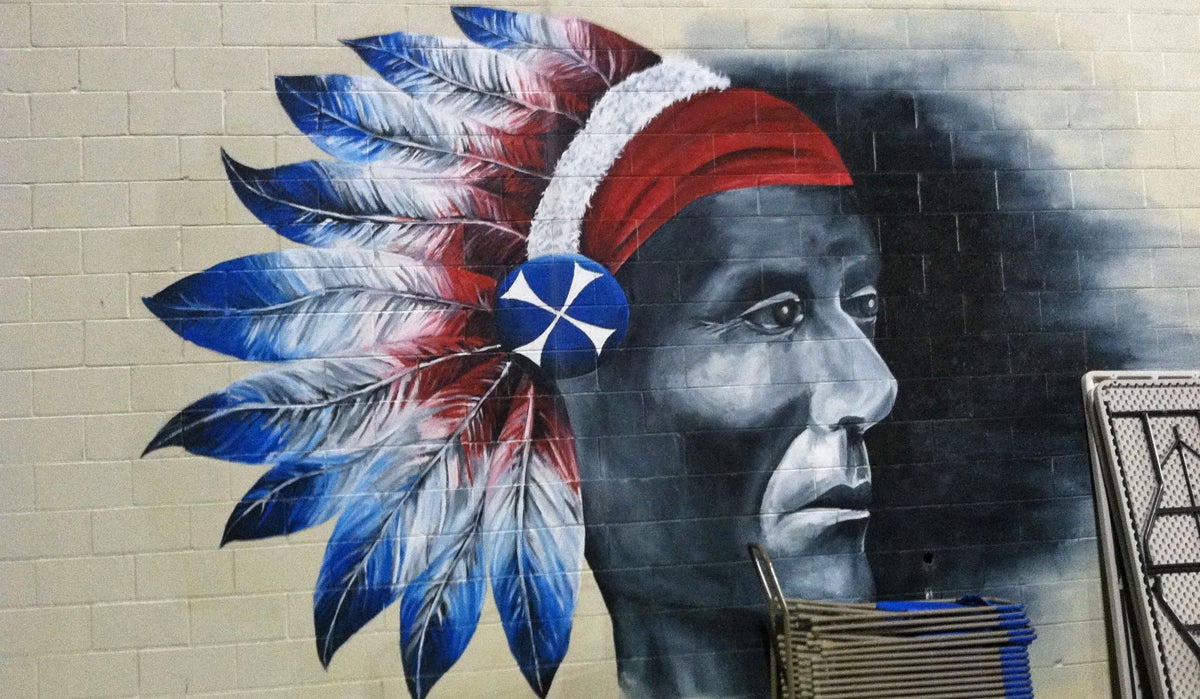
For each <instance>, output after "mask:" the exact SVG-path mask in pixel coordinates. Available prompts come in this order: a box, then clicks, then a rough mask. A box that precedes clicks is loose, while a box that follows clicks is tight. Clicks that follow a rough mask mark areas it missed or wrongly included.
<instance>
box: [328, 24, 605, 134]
mask: <svg viewBox="0 0 1200 699" xmlns="http://www.w3.org/2000/svg"><path fill="white" fill-rule="evenodd" d="M344 43H345V44H346V45H347V46H349V47H350V48H352V49H354V50H355V51H356V52H357V53H358V55H359V56H360V57H361V58H362V59H363V61H365V62H366V63H367V65H369V66H371V68H372V69H374V70H375V72H377V73H379V74H380V75H381V76H383V78H384V79H385V80H387V81H388V82H390V83H392V84H393V85H395V86H396V87H398V88H400V89H401V90H403V91H405V92H407V93H409V94H411V95H413V96H414V97H417V98H419V99H420V100H421V101H423V102H425V103H428V104H433V105H437V106H438V107H439V108H440V109H441V110H442V111H444V112H448V113H452V114H461V115H464V116H469V117H470V118H471V119H473V120H476V121H481V122H483V123H485V124H488V125H490V126H493V127H496V128H498V129H501V130H504V131H508V132H510V133H520V132H528V131H531V130H546V129H547V128H548V127H549V126H551V125H554V124H558V123H560V122H561V121H563V120H566V121H568V122H570V123H571V124H573V126H574V128H578V127H580V126H582V125H583V116H582V115H583V114H584V113H585V112H586V111H587V108H588V106H589V105H588V103H587V102H584V101H582V100H580V99H579V98H578V96H576V95H572V94H570V93H569V92H561V93H560V92H559V91H558V90H556V89H555V86H554V85H553V84H552V83H551V82H549V81H548V80H547V79H546V78H545V77H544V76H542V75H540V74H538V73H536V72H534V71H533V70H530V69H529V68H528V67H526V66H524V65H522V64H521V63H520V62H519V61H517V60H516V59H514V58H511V57H509V56H505V55H503V54H500V53H497V52H495V51H491V50H489V49H485V48H480V47H478V46H475V45H474V44H470V43H467V42H456V41H453V40H448V39H440V38H438V37H434V36H425V35H418V34H404V33H396V34H385V35H382V36H374V37H366V38H362V39H355V40H352V41H346V42H344Z"/></svg>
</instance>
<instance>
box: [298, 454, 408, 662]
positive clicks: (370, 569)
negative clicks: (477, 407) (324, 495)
mask: <svg viewBox="0 0 1200 699" xmlns="http://www.w3.org/2000/svg"><path fill="white" fill-rule="evenodd" d="M378 462H379V463H380V465H381V466H382V465H384V464H386V462H387V458H386V457H380V458H379V459H378ZM419 478H420V476H419V475H418V474H416V473H413V472H412V470H411V469H409V468H400V469H397V473H396V474H395V475H394V477H393V483H392V485H391V486H390V487H389V488H388V489H387V490H379V491H374V492H371V491H370V490H366V489H360V490H359V491H358V493H357V496H356V497H353V498H352V499H351V501H350V502H349V503H348V504H347V507H346V508H345V509H344V511H343V512H342V515H341V517H339V518H338V521H337V525H335V526H334V528H333V533H332V534H331V535H330V537H329V544H328V545H327V546H326V547H325V558H324V560H323V561H322V562H321V572H320V574H319V575H318V577H317V583H316V586H315V588H314V590H313V623H314V625H315V627H316V641H317V655H318V657H319V658H320V659H321V664H322V665H324V666H325V667H329V662H330V660H332V659H333V654H334V653H335V652H337V650H338V648H340V647H341V646H342V644H343V643H345V642H346V641H347V640H348V639H349V638H350V637H351V636H353V635H354V634H355V633H356V632H357V631H358V630H359V629H361V628H362V627H363V626H365V625H366V623H367V622H369V621H370V620H371V619H373V618H375V616H376V615H378V614H379V612H381V611H383V610H384V609H386V608H387V607H388V606H390V605H391V604H392V603H393V602H395V601H396V599H397V598H398V597H399V596H400V591H401V589H403V583H402V581H401V579H400V569H401V565H402V563H403V560H404V546H405V536H406V534H407V532H406V531H405V529H404V518H403V516H402V513H401V510H400V506H401V505H402V504H403V503H404V501H405V500H406V499H407V497H408V494H409V493H410V492H411V489H412V487H413V485H414V484H415V483H416V482H417V481H418V480H419Z"/></svg>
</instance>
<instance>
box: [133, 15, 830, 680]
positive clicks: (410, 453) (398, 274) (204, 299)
mask: <svg viewBox="0 0 1200 699" xmlns="http://www.w3.org/2000/svg"><path fill="white" fill-rule="evenodd" d="M453 13H454V18H455V20H456V21H457V22H458V24H459V26H460V27H461V28H462V30H463V31H464V32H465V33H466V35H467V36H468V37H469V38H470V39H471V41H472V42H474V43H468V42H461V41H453V40H448V39H440V38H435V37H429V36H419V35H412V34H389V35H384V36H376V37H370V38H364V39H358V40H353V41H348V42H346V44H347V45H348V46H349V47H350V48H352V49H353V50H354V51H356V52H357V53H358V54H359V56H360V57H361V58H362V59H363V60H364V61H365V62H366V63H367V64H368V65H369V66H370V67H371V68H372V69H374V70H375V71H376V72H377V73H378V74H379V75H380V76H381V77H382V78H383V79H382V80H380V79H376V78H369V77H361V76H346V75H320V76H303V77H278V78H277V79H276V90H277V92H278V95H279V100H280V102H281V104H282V105H283V107H284V109H285V110H286V111H287V113H288V115H289V116H290V117H291V119H292V121H293V122H295V124H296V125H297V126H298V127H299V128H300V129H301V130H302V131H303V132H304V133H305V134H307V135H308V136H309V137H310V138H311V139H312V141H313V142H314V143H315V144H316V145H317V146H319V147H320V148H321V149H323V150H324V151H326V152H327V153H329V154H330V155H332V156H334V157H335V158H336V160H335V161H331V162H329V161H308V162H303V163H296V164H292V165H285V166H281V167H276V168H271V169H265V170H260V169H255V168H251V167H248V166H246V165H243V164H241V163H238V162H237V161H235V160H233V159H232V158H230V157H228V156H227V155H224V154H223V158H224V162H225V167H226V171H227V172H228V175H229V180H230V183H231V184H232V186H233V188H234V190H235V191H236V192H237V194H238V196H239V197H240V199H241V200H242V202H243V203H244V204H245V205H246V206H247V208H249V209H250V210H251V211H252V212H253V213H254V214H255V215H256V216H257V217H258V218H259V219H260V220H262V221H263V222H264V223H266V224H267V225H269V226H270V227H271V228H273V229H274V230H276V231H277V232H278V233H279V234H280V235H282V236H284V237H286V238H288V239H290V240H293V241H296V242H299V243H302V244H304V245H306V246H309V247H307V248H302V249H289V250H284V251H280V252H274V253H267V254H262V255H252V256H249V257H244V258H240V259H235V260H230V261H227V262H224V263H222V264H219V265H216V266H215V267H212V268H211V269H208V270H206V271H204V272H201V273H199V274H195V275H192V276H190V277H187V278H185V279H183V280H181V281H179V282H177V283H175V284H173V285H171V286H170V287H168V288H166V289H164V290H163V291H161V292H160V293H158V294H157V295H155V296H154V297H152V298H148V299H146V300H145V303H146V305H147V306H148V307H149V308H150V310H151V311H153V312H154V313H155V314H156V315H157V316H158V317H159V318H161V319H162V320H163V321H164V322H165V323H166V324H167V325H168V327H170V328H171V329H172V330H173V331H174V332H176V333H178V334H179V335H181V336H182V337H184V338H186V339H188V340H190V341H192V342H195V343H196V344H199V345H201V346H204V347H207V348H210V349H213V350H216V351H218V352H222V353H225V354H228V355H232V356H235V357H239V358H241V359H246V360H253V361H267V362H280V363H282V364H281V366H280V367H279V368H275V369H271V370H268V371H265V372H263V373H260V374H256V375H254V376H250V377H249V378H246V379H242V380H240V381H236V382H234V383H232V384H230V385H229V386H227V387H226V388H225V389H223V390H221V391H218V392H216V393H214V394H211V395H209V396H206V397H204V398H202V399H200V400H199V401H196V402H195V403H193V404H192V405H190V406H188V407H187V408H185V409H184V410H183V411H181V412H180V413H179V414H178V415H176V416H175V417H174V418H173V419H171V420H170V421H169V422H168V423H167V424H166V425H165V426H164V427H163V428H162V429H161V431H159V433H158V434H157V435H156V436H155V437H154V439H153V440H152V441H151V443H150V444H149V446H148V447H147V449H146V451H147V452H149V451H153V450H155V449H159V448H162V447H167V446H180V447H183V448H185V449H187V450H188V451H190V452H192V453H194V454H200V455H204V456H210V457H215V458H219V459H225V460H228V461H236V462H242V463H248V464H267V465H269V466H270V467H271V468H270V469H269V470H268V471H267V472H266V473H265V474H264V475H263V476H262V477H261V478H260V479H259V480H258V482H257V483H255V484H254V486H253V487H252V488H251V489H250V490H249V492H247V493H246V495H245V497H244V498H243V499H242V501H241V502H240V503H239V504H238V505H237V506H236V507H235V508H234V510H233V512H232V514H231V515H230V517H229V520H228V522H227V524H226V526H225V533H224V537H223V539H222V544H224V543H227V542H230V541H236V540H249V539H259V538H264V537H270V536H278V535H282V534H288V533H290V532H295V531H298V530H301V529H304V528H307V527H311V526H314V525H316V524H320V523H322V522H324V521H327V520H329V519H332V518H335V517H336V518H337V522H336V524H335V526H334V528H333V533H332V535H331V536H330V540H329V544H328V546H327V548H326V551H325V557H324V561H323V562H322V565H321V570H320V573H319V575H318V578H317V583H316V589H315V592H314V596H313V616H314V621H315V625H316V641H317V652H318V655H319V657H320V659H321V662H322V663H324V664H326V665H328V663H329V662H330V659H331V658H332V657H333V654H334V653H335V652H336V651H337V649H338V648H339V647H340V646H341V645H342V644H343V643H344V642H345V641H346V640H347V639H348V638H349V637H350V636H351V635H353V634H354V633H355V632H357V631H358V630H359V629H360V628H362V627H363V625H364V624H366V623H367V622H368V621H370V620H371V619H372V618H373V617H375V616H376V615H377V614H378V613H379V612H381V611H382V610H383V609H385V608H386V607H388V606H390V605H391V604H393V603H394V602H396V601H397V600H399V602H400V622H401V623H400V651H401V656H402V660H403V665H404V671H405V675H406V677H407V679H408V684H409V689H410V691H411V693H412V694H413V696H415V697H423V696H425V695H426V694H427V693H428V691H429V689H430V688H431V687H432V686H433V684H434V683H435V682H436V681H437V680H438V679H439V678H440V677H441V676H442V675H443V674H444V673H445V672H446V671H447V670H448V669H449V668H450V667H451V666H452V665H453V664H454V663H455V662H456V661H457V660H458V658H459V656H460V655H461V654H462V652H463V650H464V649H465V647H466V645H467V642H468V640H469V639H470V637H471V635H472V634H473V632H474V630H475V627H476V624H477V622H478V619H479V614H480V609H481V604H482V599H483V594H484V589H485V578H486V579H487V580H490V582H491V587H492V591H493V596H494V599H495V603H496V606H497V607H498V609H499V612H500V616H501V620H502V622H503V626H504V630H505V632H506V634H507V637H508V643H509V647H510V649H511V651H512V654H513V656H514V657H515V658H516V660H517V664H518V665H519V666H520V669H521V672H522V673H523V674H524V676H525V677H526V679H527V680H528V682H529V684H530V686H531V687H532V688H533V690H534V692H536V693H537V694H538V695H539V696H544V695H545V694H546V692H547V691H548V690H549V687H550V683H551V680H552V678H553V676H554V673H555V671H556V669H557V667H558V665H559V663H560V662H561V660H562V658H563V656H564V654H565V653H566V649H567V642H568V636H569V633H570V628H571V618H572V614H573V610H574V606H575V599H576V591H577V587H578V575H579V571H580V568H581V563H582V561H581V554H582V541H583V536H582V534H583V532H582V522H581V518H582V514H581V503H580V493H579V470H578V467H577V464H576V457H575V450H574V444H573V441H572V435H571V430H570V426H569V424H568V422H567V415H566V413H565V411H564V408H563V402H562V399H561V397H560V395H559V394H558V392H557V391H556V389H555V386H554V377H555V376H559V375H563V374H566V373H578V372H579V371H581V370H584V371H585V370H586V369H587V368H588V366H594V363H595V361H596V358H597V357H598V356H599V355H600V354H601V353H602V352H603V351H604V350H605V349H607V348H609V347H611V346H613V345H614V344H615V343H616V342H618V341H619V340H620V335H621V332H622V331H623V328H622V327H618V326H620V325H621V323H622V322H623V320H624V317H625V316H624V314H625V313H626V310H625V308H624V306H623V304H624V299H623V297H621V295H620V289H619V286H616V282H615V281H613V280H612V277H611V275H610V272H612V271H615V270H616V269H617V267H619V266H620V264H621V263H622V262H623V261H624V260H625V259H627V258H628V257H629V255H630V254H632V252H633V250H634V249H635V248H636V246H637V244H638V242H640V240H643V239H644V237H645V236H646V235H649V234H650V233H651V232H653V230H654V228H656V227H657V226H658V225H659V224H660V223H662V222H663V221H665V220H667V219H669V218H670V217H671V216H673V215H674V214H675V213H677V212H678V211H679V209H680V208H682V206H684V205H685V204H686V203H687V202H688V201H691V200H694V199H695V198H697V197H699V196H703V195H704V194H708V193H712V192H716V191H722V190H724V189H733V188H737V187H746V186H755V185H759V184H786V183H792V184H848V183H849V178H848V176H847V175H846V172H845V168H844V167H843V166H842V163H841V160H840V159H839V158H838V156H837V153H836V151H834V150H833V147H832V145H831V144H829V141H828V139H827V138H826V137H825V136H824V134H822V133H821V132H820V130H819V129H817V128H816V127H815V126H813V125H812V124H811V122H809V121H808V120H807V119H805V118H804V117H803V116H802V115H800V114H799V112H796V111H795V109H794V108H792V107H790V106H789V105H786V104H784V103H782V102H780V101H779V100H776V99H774V98H772V97H769V96H767V95H765V94H763V93H760V92H754V91H749V90H734V89H728V87H729V85H728V80H727V79H726V78H724V77H723V76H720V75H718V74H716V73H713V72H712V71H709V70H708V69H706V68H704V67H702V66H700V65H699V64H696V63H694V62H691V61H686V60H679V59H666V60H660V58H659V57H658V56H657V55H656V54H654V53H653V52H651V51H649V50H647V49H645V48H643V47H641V46H638V45H636V44H634V43H633V42H631V41H629V40H627V39H625V38H623V37H621V36H618V35H617V34H614V33H613V32H610V31H608V30H606V29H603V28H600V27H597V26H595V25H592V24H589V23H588V22H584V21H582V20H578V19H572V18H552V17H545V16H539V15H529V14H520V13H513V12H504V11H499V10H493V9H487V8H476V7H470V8H467V7H461V8H454V9H453ZM580 252H582V253H583V255H579V254H578V253H580ZM523 263H524V264H523ZM614 290H615V291H614ZM556 294H557V296H556ZM573 304H574V306H573ZM573 307H574V308H575V310H574V311H572V312H571V313H568V312H567V311H568V310H569V309H571V308H573ZM581 355H582V356H583V360H582V361H579V359H580V356H581Z"/></svg>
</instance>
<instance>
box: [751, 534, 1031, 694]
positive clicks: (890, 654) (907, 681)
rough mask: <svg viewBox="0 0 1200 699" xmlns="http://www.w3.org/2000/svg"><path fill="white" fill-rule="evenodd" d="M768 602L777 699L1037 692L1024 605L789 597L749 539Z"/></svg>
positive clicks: (963, 600) (983, 601)
mask: <svg viewBox="0 0 1200 699" xmlns="http://www.w3.org/2000/svg"><path fill="white" fill-rule="evenodd" d="M750 556H751V559H752V560H753V561H754V564H755V566H756V568H757V569H758V575H759V581H760V582H761V583H762V586H763V593H764V595H765V596H766V599H767V611H768V616H769V617H770V622H771V623H770V633H771V680H772V682H771V685H772V695H773V696H774V697H776V698H777V699H785V698H786V699H884V698H891V697H895V698H897V699H901V698H913V699H918V698H919V699H951V698H954V699H973V698H980V699H982V698H984V697H996V698H1009V699H1032V697H1033V687H1032V684H1031V682H1030V676H1029V653H1028V647H1029V644H1030V643H1031V642H1032V641H1033V639H1034V637H1035V634H1034V631H1033V628H1032V627H1031V626H1030V625H1029V618H1028V617H1027V616H1026V615H1025V610H1024V609H1023V608H1022V606H1021V605H1019V604H1014V603H1011V602H1005V601H1002V600H992V599H983V598H981V597H964V598H961V599H958V600H929V601H918V602H877V603H874V604H841V603H836V602H815V601H809V600H798V599H787V598H785V597H784V596H783V591H782V588H781V586H780V584H779V581H778V579H777V578H776V577H775V571H774V568H773V567H772V565H771V559H770V557H769V556H767V554H766V552H765V551H763V549H762V548H761V547H760V546H757V545H751V546H750Z"/></svg>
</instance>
